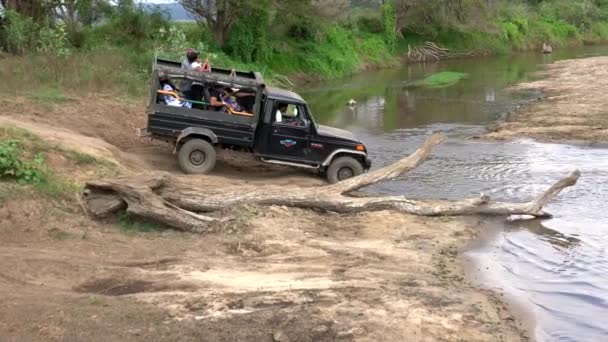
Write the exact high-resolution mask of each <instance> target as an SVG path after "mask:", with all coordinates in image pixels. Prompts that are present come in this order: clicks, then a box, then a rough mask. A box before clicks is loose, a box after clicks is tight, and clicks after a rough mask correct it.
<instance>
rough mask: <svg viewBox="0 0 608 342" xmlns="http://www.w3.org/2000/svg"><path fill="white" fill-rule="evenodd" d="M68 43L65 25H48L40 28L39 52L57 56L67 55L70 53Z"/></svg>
mask: <svg viewBox="0 0 608 342" xmlns="http://www.w3.org/2000/svg"><path fill="white" fill-rule="evenodd" d="M68 44H69V42H68V35H67V33H66V30H65V26H57V27H50V26H46V27H43V28H42V29H41V30H40V33H39V36H38V40H37V45H38V52H41V53H43V54H47V55H52V56H56V57H67V56H68V55H69V54H70V49H69V47H68Z"/></svg>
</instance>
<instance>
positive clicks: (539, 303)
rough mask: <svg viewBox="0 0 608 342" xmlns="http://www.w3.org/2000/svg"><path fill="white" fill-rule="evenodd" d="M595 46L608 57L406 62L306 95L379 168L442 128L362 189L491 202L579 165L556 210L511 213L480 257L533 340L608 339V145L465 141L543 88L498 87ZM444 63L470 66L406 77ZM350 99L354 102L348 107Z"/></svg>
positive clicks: (519, 195) (512, 197)
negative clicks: (449, 78) (414, 160)
mask: <svg viewBox="0 0 608 342" xmlns="http://www.w3.org/2000/svg"><path fill="white" fill-rule="evenodd" d="M592 55H608V47H593V48H586V49H582V50H574V49H571V50H568V51H562V52H557V53H554V54H553V55H550V56H546V55H541V54H524V55H517V56H510V57H501V58H490V59H482V60H460V61H449V62H447V63H441V64H429V65H413V66H409V67H406V68H403V69H399V70H383V71H379V72H371V73H365V74H361V75H357V76H353V77H351V78H349V79H347V80H341V81H335V82H330V83H326V84H322V85H320V86H317V87H315V88H311V89H308V90H307V91H305V92H304V93H303V94H302V95H303V96H304V98H305V99H307V101H308V102H309V104H310V106H311V108H312V110H313V113H314V115H315V117H316V119H317V121H318V122H320V123H327V124H331V125H334V126H339V127H344V128H348V129H351V130H352V131H354V132H355V133H357V134H358V135H359V136H360V137H361V138H362V139H363V141H364V142H365V143H366V145H367V146H368V148H369V150H370V151H371V157H372V159H373V160H374V165H375V167H380V166H382V165H385V164H387V163H391V162H393V161H395V160H397V159H398V158H401V157H403V155H405V154H407V153H410V152H412V151H413V150H414V149H415V148H416V147H417V146H418V145H419V144H421V143H422V141H423V140H424V139H425V137H426V136H428V135H429V134H430V133H432V132H436V131H442V132H445V133H446V134H447V136H448V140H447V141H446V142H445V143H444V144H443V145H441V146H440V147H439V148H438V149H437V151H436V153H434V154H433V156H432V157H431V159H430V160H429V161H427V162H426V163H424V164H423V165H422V166H421V167H419V168H418V169H416V170H415V171H413V172H411V173H409V174H407V175H404V176H402V177H400V178H399V179H396V180H395V181H392V182H386V183H382V184H377V185H375V186H374V187H373V188H371V189H369V191H373V192H375V193H386V194H396V193H397V194H406V195H407V196H409V197H413V198H429V197H430V198H437V199H460V198H463V197H473V196H477V195H479V193H480V192H484V193H486V194H489V195H491V196H492V197H493V198H495V199H497V200H508V201H528V200H530V199H531V198H533V197H534V196H535V195H537V194H538V193H540V192H541V191H544V190H545V189H546V188H547V187H548V186H550V185H551V184H552V183H553V182H554V181H555V180H556V179H559V178H561V177H564V176H566V175H568V174H569V173H570V172H571V171H572V170H574V169H575V168H581V171H582V174H583V176H582V178H581V179H580V180H579V183H578V184H577V186H576V187H574V188H572V189H569V190H566V191H564V192H563V193H562V194H561V195H560V197H559V198H558V199H557V200H556V201H555V202H553V203H551V204H550V205H549V206H548V207H547V208H546V209H547V211H548V212H551V213H553V214H555V217H554V218H553V219H551V220H546V221H538V220H532V221H513V222H509V223H507V224H506V225H504V226H503V227H502V230H503V232H502V233H500V234H499V235H498V237H497V239H496V241H494V242H493V244H492V246H491V247H490V248H489V249H487V250H484V251H483V253H482V255H481V257H480V258H479V259H480V260H481V261H483V262H485V263H488V265H491V266H492V267H488V269H489V270H490V271H487V272H485V273H487V274H486V275H487V276H488V277H490V279H492V283H494V284H496V285H497V286H500V287H501V288H503V289H507V290H508V291H509V292H510V293H514V294H516V295H517V297H518V298H520V299H521V300H522V301H523V302H525V303H526V304H527V306H528V307H530V308H531V310H532V311H533V312H534V314H535V318H536V321H537V322H538V325H537V328H536V331H535V333H534V335H535V337H536V338H537V339H538V340H541V341H604V340H606V341H608V314H607V313H608V250H607V249H608V244H607V243H606V241H607V238H608V211H607V210H606V201H607V200H608V187H607V186H606V184H608V149H606V148H599V147H584V146H567V145H555V144H541V143H536V142H533V141H531V140H520V141H516V142H511V143H491V142H482V141H472V140H467V139H466V138H467V137H469V136H472V135H477V134H480V133H482V132H483V131H484V129H485V128H484V124H486V123H488V122H491V121H493V120H495V118H497V117H500V116H502V115H504V114H505V113H506V112H509V111H512V110H513V109H515V108H516V107H517V106H518V105H521V104H522V103H523V102H525V101H528V100H531V99H534V98H535V97H537V96H538V95H539V94H535V93H523V94H513V93H510V92H508V91H505V88H506V87H509V86H511V85H513V84H515V83H519V82H521V81H526V80H531V79H532V78H534V77H535V76H534V75H533V74H532V72H534V71H536V70H539V68H540V66H542V64H545V63H549V62H552V61H554V60H558V59H562V58H571V57H580V56H592ZM444 70H450V71H458V72H465V73H468V75H469V76H468V78H466V79H464V80H462V81H461V82H460V83H458V84H457V85H455V86H452V87H449V88H445V89H434V90H433V89H424V88H411V87H408V86H407V84H409V83H411V81H414V80H418V79H421V78H423V77H426V76H428V75H429V74H432V73H434V72H438V71H444ZM351 98H353V99H355V100H356V101H357V103H358V105H357V106H356V107H348V106H347V105H346V103H347V101H348V100H349V99H351ZM484 269H485V268H484Z"/></svg>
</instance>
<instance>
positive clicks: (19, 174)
mask: <svg viewBox="0 0 608 342" xmlns="http://www.w3.org/2000/svg"><path fill="white" fill-rule="evenodd" d="M21 148H22V146H21V144H20V143H19V142H18V141H16V140H3V141H0V180H6V179H10V180H15V181H17V182H19V183H41V182H42V181H43V180H44V173H43V171H42V168H43V166H44V159H43V157H42V155H40V154H38V155H36V156H35V157H34V158H33V159H27V158H25V157H24V156H23V155H22V153H21Z"/></svg>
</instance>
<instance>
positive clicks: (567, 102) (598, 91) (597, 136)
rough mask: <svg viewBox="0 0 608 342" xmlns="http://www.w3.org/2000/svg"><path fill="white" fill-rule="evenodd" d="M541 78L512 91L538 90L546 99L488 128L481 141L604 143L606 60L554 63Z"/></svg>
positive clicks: (606, 130)
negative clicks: (529, 138) (574, 141)
mask: <svg viewBox="0 0 608 342" xmlns="http://www.w3.org/2000/svg"><path fill="white" fill-rule="evenodd" d="M542 74H543V76H544V77H543V80H541V81H536V82H531V83H524V84H520V85H518V86H517V87H515V88H514V90H530V89H536V90H541V91H543V92H544V93H545V95H546V98H545V99H543V101H540V102H535V103H533V104H531V105H529V106H527V107H526V108H525V109H523V110H521V111H520V112H518V113H516V114H515V115H514V116H513V117H511V118H509V119H508V120H507V121H506V122H503V123H500V124H498V125H496V126H495V127H493V128H491V130H492V132H491V133H489V134H487V135H486V136H485V137H486V138H490V139H511V138H515V137H532V138H535V139H540V140H544V141H572V140H584V141H589V142H606V141H608V110H607V108H608V107H607V106H608V97H606V89H608V57H594V58H584V59H574V60H565V61H560V62H556V63H553V64H551V65H549V66H548V67H547V69H546V70H545V71H544V72H543V73H542Z"/></svg>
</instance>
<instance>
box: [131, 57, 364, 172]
mask: <svg viewBox="0 0 608 342" xmlns="http://www.w3.org/2000/svg"><path fill="white" fill-rule="evenodd" d="M167 81H169V82H170V83H169V84H170V85H171V87H175V88H178V84H179V83H180V82H184V81H186V82H191V87H192V89H193V90H196V91H192V92H191V93H194V94H199V95H198V96H199V97H198V98H194V99H193V97H192V96H190V99H187V100H186V99H184V98H183V96H182V95H181V94H180V93H179V90H178V89H175V90H174V92H171V91H167V89H169V90H171V88H167V87H166V84H167ZM151 86H152V87H151V93H150V95H151V96H150V98H151V99H150V103H149V106H148V122H147V127H146V128H144V129H140V130H139V134H140V136H145V137H150V138H153V139H160V140H164V141H167V142H170V143H173V144H174V145H175V149H174V153H175V152H177V159H178V162H179V165H180V168H181V169H182V170H183V171H184V172H185V173H189V174H204V173H207V172H210V171H211V170H212V169H213V168H214V166H215V161H216V149H218V148H230V149H239V150H244V151H247V152H251V153H254V154H255V156H257V157H259V158H260V159H261V160H262V161H264V162H268V163H275V164H282V165H289V166H294V167H302V168H310V169H317V170H318V171H319V174H320V175H322V176H325V177H327V179H328V180H329V182H330V183H335V182H339V181H342V180H345V179H347V178H350V177H354V176H357V175H359V174H362V173H363V172H365V171H367V170H369V168H370V166H371V161H370V159H369V158H368V155H367V149H366V147H365V145H363V143H362V142H361V141H360V140H359V139H357V138H356V137H355V136H354V135H353V134H352V133H351V132H348V131H345V130H341V129H337V128H332V127H327V126H323V125H318V124H316V123H315V122H314V119H313V116H312V113H311V112H310V109H309V107H308V105H307V104H306V102H305V101H304V100H303V99H302V98H301V97H300V96H299V95H298V94H296V93H293V92H291V91H287V90H283V89H278V88H273V87H267V86H265V84H264V80H263V79H262V76H261V75H260V74H259V73H257V72H240V71H235V70H225V69H219V68H214V69H213V70H212V71H211V72H196V71H193V70H186V69H182V68H181V64H180V63H178V62H173V61H168V60H161V59H157V60H156V61H155V63H154V67H153V74H152V80H151ZM220 93H223V94H228V96H229V95H235V97H231V99H232V100H233V101H232V102H230V101H229V99H228V98H223V97H222V99H221V101H222V102H223V101H224V99H225V100H226V101H228V102H226V104H225V105H224V108H222V107H221V106H220V107H218V106H217V103H216V102H214V103H215V104H216V106H215V107H213V106H211V104H210V103H211V102H210V100H211V98H212V97H214V96H215V97H216V99H217V97H221V95H218V94H220ZM239 94H246V96H247V97H248V98H246V97H245V96H239ZM167 96H170V97H171V98H169V100H170V101H168V100H167ZM235 99H236V102H237V105H236V106H231V105H230V104H229V103H234V100H235ZM240 100H247V101H246V102H247V103H244V104H243V106H242V107H239V106H238V102H239V101H240ZM187 103H190V104H192V106H191V105H189V104H187ZM189 107H192V108H189Z"/></svg>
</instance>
